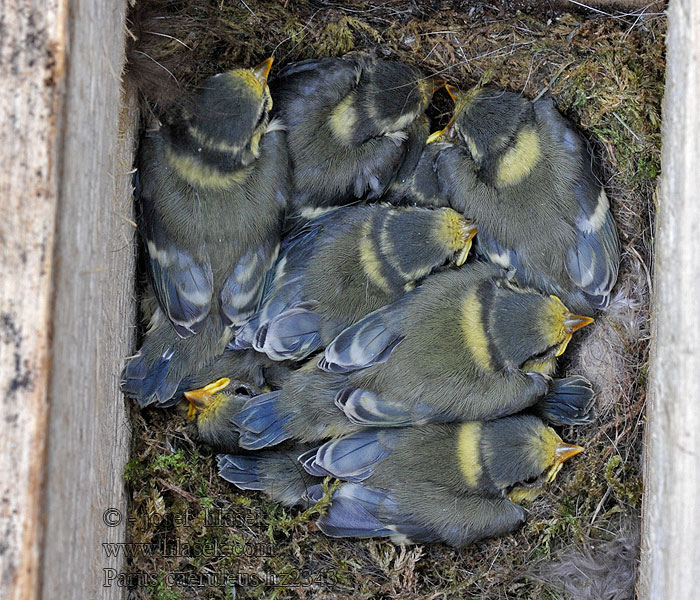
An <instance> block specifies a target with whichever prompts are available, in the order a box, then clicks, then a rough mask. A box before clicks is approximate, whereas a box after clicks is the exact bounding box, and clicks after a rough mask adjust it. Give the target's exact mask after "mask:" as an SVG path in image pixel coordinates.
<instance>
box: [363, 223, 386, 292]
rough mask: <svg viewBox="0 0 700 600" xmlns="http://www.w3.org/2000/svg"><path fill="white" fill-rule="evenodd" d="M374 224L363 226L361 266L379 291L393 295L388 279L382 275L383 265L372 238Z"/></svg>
mask: <svg viewBox="0 0 700 600" xmlns="http://www.w3.org/2000/svg"><path fill="white" fill-rule="evenodd" d="M371 227H372V224H371V222H370V221H367V222H365V223H364V225H363V226H362V236H361V237H360V245H359V247H360V264H361V265H362V270H363V271H364V273H365V275H366V276H367V278H368V279H369V280H370V281H371V282H372V283H373V284H374V285H376V286H377V287H378V288H379V289H382V290H384V291H385V292H387V293H388V294H390V293H391V286H390V285H389V282H388V281H387V279H386V277H384V275H383V274H382V263H381V260H380V258H379V254H378V252H377V249H376V247H375V244H374V242H373V240H372V238H371V237H370V234H371V231H370V230H371Z"/></svg>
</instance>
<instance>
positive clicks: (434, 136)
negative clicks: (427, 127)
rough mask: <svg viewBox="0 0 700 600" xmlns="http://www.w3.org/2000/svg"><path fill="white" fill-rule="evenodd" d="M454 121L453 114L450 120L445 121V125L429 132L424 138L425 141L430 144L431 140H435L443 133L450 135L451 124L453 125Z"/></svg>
mask: <svg viewBox="0 0 700 600" xmlns="http://www.w3.org/2000/svg"><path fill="white" fill-rule="evenodd" d="M454 123H455V118H454V115H453V116H452V118H451V119H450V121H449V122H448V123H447V125H445V126H444V127H443V128H442V129H441V130H440V131H435V132H433V133H431V134H430V135H429V136H428V139H427V140H425V143H426V144H432V143H433V142H437V141H438V140H439V139H440V138H441V137H442V136H444V135H451V134H452V131H451V130H452V126H453V125H454Z"/></svg>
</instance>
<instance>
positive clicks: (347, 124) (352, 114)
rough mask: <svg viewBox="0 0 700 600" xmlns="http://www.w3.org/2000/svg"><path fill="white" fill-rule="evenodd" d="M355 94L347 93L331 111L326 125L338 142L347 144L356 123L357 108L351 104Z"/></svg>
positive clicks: (350, 139)
mask: <svg viewBox="0 0 700 600" xmlns="http://www.w3.org/2000/svg"><path fill="white" fill-rule="evenodd" d="M354 99H355V96H354V95H353V94H348V95H347V96H346V97H345V98H344V99H343V100H342V101H341V102H340V103H339V104H338V105H337V106H336V107H335V108H334V109H333V112H331V116H330V117H329V118H328V125H329V126H330V128H331V133H332V134H333V137H335V138H336V139H337V140H338V141H339V142H341V143H343V144H347V145H349V144H350V143H351V142H352V138H353V133H354V131H355V126H356V124H357V119H358V117H357V110H356V109H355V107H354V106H353V101H354Z"/></svg>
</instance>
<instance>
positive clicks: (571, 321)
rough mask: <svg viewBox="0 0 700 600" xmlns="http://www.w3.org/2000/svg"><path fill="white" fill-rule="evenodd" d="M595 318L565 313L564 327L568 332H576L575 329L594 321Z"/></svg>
mask: <svg viewBox="0 0 700 600" xmlns="http://www.w3.org/2000/svg"><path fill="white" fill-rule="evenodd" d="M593 320H594V319H593V318H592V317H584V316H582V315H573V314H571V313H567V314H566V315H564V328H565V329H566V333H574V331H578V330H579V329H581V328H582V327H585V326H586V325H590V324H591V323H593Z"/></svg>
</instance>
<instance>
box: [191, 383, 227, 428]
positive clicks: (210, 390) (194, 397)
mask: <svg viewBox="0 0 700 600" xmlns="http://www.w3.org/2000/svg"><path fill="white" fill-rule="evenodd" d="M229 383H231V380H230V379H229V378H228V377H222V378H221V379H217V380H216V381H214V382H212V383H210V384H208V385H205V386H204V387H203V388H199V389H197V390H190V391H189V392H185V394H184V395H185V398H187V401H188V402H189V403H190V407H189V408H188V409H187V418H188V419H189V420H190V421H194V418H195V416H196V414H197V411H198V410H201V409H202V408H203V407H205V406H206V405H207V404H209V402H210V401H211V398H212V396H213V395H214V394H216V393H218V392H220V391H221V390H223V389H224V388H225V387H227V386H228V384H229Z"/></svg>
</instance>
